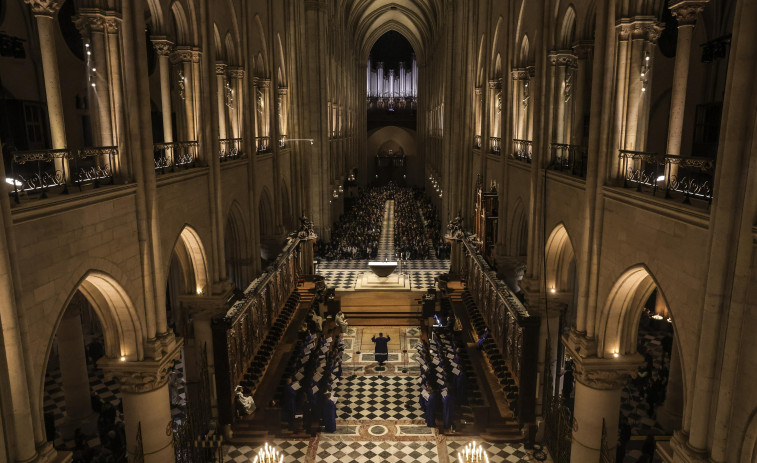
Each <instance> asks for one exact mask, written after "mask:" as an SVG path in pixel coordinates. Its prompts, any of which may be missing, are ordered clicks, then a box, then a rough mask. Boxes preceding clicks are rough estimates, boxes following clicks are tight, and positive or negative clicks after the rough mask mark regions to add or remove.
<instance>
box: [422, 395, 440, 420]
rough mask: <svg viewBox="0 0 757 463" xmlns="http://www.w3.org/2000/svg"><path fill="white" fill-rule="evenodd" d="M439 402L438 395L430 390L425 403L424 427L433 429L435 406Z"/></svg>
mask: <svg viewBox="0 0 757 463" xmlns="http://www.w3.org/2000/svg"><path fill="white" fill-rule="evenodd" d="M438 400H439V393H438V392H437V391H436V390H435V389H432V390H431V393H430V394H429V396H428V400H427V401H426V414H425V418H426V426H428V427H431V428H433V427H434V426H436V406H437V401H438Z"/></svg>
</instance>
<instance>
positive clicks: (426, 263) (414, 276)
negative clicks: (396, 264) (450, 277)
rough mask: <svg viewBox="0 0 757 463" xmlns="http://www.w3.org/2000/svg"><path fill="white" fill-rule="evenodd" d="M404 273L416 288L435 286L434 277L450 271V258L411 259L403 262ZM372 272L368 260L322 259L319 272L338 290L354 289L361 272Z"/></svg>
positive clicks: (423, 288) (329, 284) (421, 289)
mask: <svg viewBox="0 0 757 463" xmlns="http://www.w3.org/2000/svg"><path fill="white" fill-rule="evenodd" d="M401 271H402V272H403V273H407V274H409V275H410V283H411V286H412V288H413V289H414V290H418V291H425V290H426V289H428V288H434V278H436V277H437V276H439V275H440V274H442V273H447V272H449V259H426V260H411V261H407V263H405V262H403V263H402V269H401ZM364 272H370V270H369V269H368V261H367V260H332V261H322V262H321V264H320V265H319V266H318V270H317V273H318V274H319V275H323V277H324V278H325V279H326V284H327V285H328V286H330V287H333V288H336V290H337V291H353V290H354V289H355V283H356V282H357V279H358V277H359V276H360V274H361V273H364Z"/></svg>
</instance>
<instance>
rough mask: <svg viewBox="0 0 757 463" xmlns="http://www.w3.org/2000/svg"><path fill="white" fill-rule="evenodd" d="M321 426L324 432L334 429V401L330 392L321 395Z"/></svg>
mask: <svg viewBox="0 0 757 463" xmlns="http://www.w3.org/2000/svg"><path fill="white" fill-rule="evenodd" d="M323 427H324V428H325V431H326V432H334V431H336V403H335V402H334V399H333V397H332V396H331V393H328V394H326V395H325V396H324V397H323Z"/></svg>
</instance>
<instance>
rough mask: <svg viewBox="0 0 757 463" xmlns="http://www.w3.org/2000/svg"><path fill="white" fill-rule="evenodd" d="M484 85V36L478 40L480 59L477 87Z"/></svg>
mask: <svg viewBox="0 0 757 463" xmlns="http://www.w3.org/2000/svg"><path fill="white" fill-rule="evenodd" d="M483 86H484V36H483V34H482V35H481V39H479V41H478V59H477V60H476V87H483Z"/></svg>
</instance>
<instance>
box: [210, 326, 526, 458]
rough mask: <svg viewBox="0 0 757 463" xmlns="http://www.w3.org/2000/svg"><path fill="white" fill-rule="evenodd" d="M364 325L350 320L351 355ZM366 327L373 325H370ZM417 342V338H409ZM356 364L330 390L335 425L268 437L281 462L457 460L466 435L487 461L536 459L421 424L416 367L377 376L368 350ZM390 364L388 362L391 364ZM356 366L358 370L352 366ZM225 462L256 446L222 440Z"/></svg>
mask: <svg viewBox="0 0 757 463" xmlns="http://www.w3.org/2000/svg"><path fill="white" fill-rule="evenodd" d="M364 328H365V327H360V326H350V327H349V328H348V331H347V332H346V333H345V340H349V341H350V342H349V343H345V344H346V345H347V348H346V349H345V355H349V358H350V359H352V357H353V355H354V354H355V349H358V350H359V349H360V343H359V342H356V341H357V340H359V339H362V337H363V335H364V333H363V330H364ZM370 329H371V331H373V330H376V329H377V327H375V326H372V327H370ZM403 330H404V332H403V334H404V336H405V338H406V341H405V343H408V342H410V340H411V339H413V340H415V339H417V336H419V335H420V329H419V328H418V327H405V328H403ZM414 342H417V341H414ZM404 355H405V354H402V352H401V351H398V350H391V349H390V351H389V356H390V362H389V363H388V364H387V365H390V364H391V362H395V364H397V365H400V366H401V364H402V361H403V360H401V359H402V358H403V357H404ZM355 358H356V360H357V362H358V363H357V364H353V363H352V362H351V361H350V362H349V363H345V364H344V365H345V369H344V374H343V376H342V379H341V381H340V382H339V385H338V387H337V389H336V391H335V395H336V397H337V399H338V401H337V429H336V432H334V433H319V434H318V435H317V436H316V437H313V438H310V439H307V440H297V439H291V440H288V439H273V440H271V441H269V442H270V443H272V444H273V445H275V446H276V447H277V448H279V449H280V450H281V452H282V453H283V455H284V462H285V463H316V462H317V463H322V462H323V463H337V462H339V463H341V462H350V463H379V462H381V463H383V462H391V463H405V462H408V463H411V462H415V463H437V462H438V463H457V462H458V460H457V451H458V450H459V449H460V448H462V447H464V446H465V445H467V444H468V443H469V442H470V441H471V440H476V441H477V442H482V444H483V446H484V448H485V449H486V451H487V453H488V456H489V461H491V462H492V463H526V462H533V461H536V460H535V459H534V458H533V456H532V455H530V454H529V453H528V452H527V451H526V450H525V449H524V448H523V446H522V445H521V444H512V445H511V444H491V443H487V442H483V441H481V439H480V438H478V437H475V436H470V437H463V436H447V435H444V434H439V432H438V430H437V429H436V428H429V427H426V425H425V422H424V420H423V411H422V410H421V408H420V405H419V403H418V395H419V390H418V371H417V365H416V368H415V373H414V374H413V373H411V372H408V373H407V374H400V373H398V372H395V373H389V372H385V373H386V374H384V375H382V376H379V375H377V374H375V373H368V374H366V373H365V372H366V370H367V371H369V372H370V371H372V368H373V367H374V366H375V365H376V364H375V362H374V360H373V354H372V353H365V352H363V353H361V354H360V355H355ZM390 366H391V365H390ZM355 367H357V369H356V371H357V375H353V374H352V369H353V368H355ZM224 450H225V457H224V461H225V462H231V463H249V462H251V461H252V460H253V459H254V457H255V453H256V452H257V450H258V448H253V447H249V446H229V445H227V446H224Z"/></svg>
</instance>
